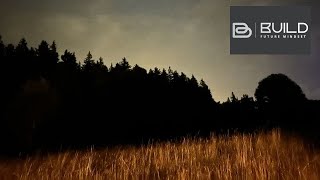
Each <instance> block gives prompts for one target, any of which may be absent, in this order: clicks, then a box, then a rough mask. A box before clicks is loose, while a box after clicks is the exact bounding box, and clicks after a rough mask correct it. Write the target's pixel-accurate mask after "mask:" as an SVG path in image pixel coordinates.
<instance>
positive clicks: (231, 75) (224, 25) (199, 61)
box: [0, 0, 320, 101]
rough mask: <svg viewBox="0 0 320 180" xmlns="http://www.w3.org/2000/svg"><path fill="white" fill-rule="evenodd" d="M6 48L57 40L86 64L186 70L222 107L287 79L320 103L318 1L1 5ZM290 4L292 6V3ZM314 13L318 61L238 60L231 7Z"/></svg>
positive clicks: (29, 1)
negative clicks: (232, 49) (303, 8)
mask: <svg viewBox="0 0 320 180" xmlns="http://www.w3.org/2000/svg"><path fill="white" fill-rule="evenodd" d="M0 2H1V5H0V34H1V35H2V37H3V40H4V42H5V43H14V44H17V43H18V42H19V40H20V39H21V38H22V37H25V38H26V39H27V41H28V42H29V46H37V45H38V44H39V43H40V41H41V40H43V39H44V40H47V41H49V42H50V43H51V42H52V41H53V40H55V41H56V42H57V44H58V50H59V52H60V54H61V53H62V52H63V51H64V50H65V49H68V50H70V51H74V52H76V55H77V58H78V60H80V61H82V60H83V59H84V58H85V56H86V54H87V53H88V51H89V50H90V51H91V52H92V54H93V56H94V58H95V59H98V58H99V57H100V56H101V57H103V58H104V60H105V63H106V64H107V65H108V66H109V65H110V63H116V62H119V61H120V60H121V58H122V57H126V58H127V59H128V60H129V62H130V63H131V65H134V64H139V65H141V66H143V67H144V68H146V69H150V68H154V67H159V68H161V69H162V68H168V67H169V66H171V68H172V69H174V70H178V71H179V72H185V73H186V74H187V75H189V76H191V74H194V75H195V76H196V77H197V78H198V79H201V78H203V79H204V80H205V81H206V82H207V84H208V85H209V87H210V89H211V91H212V95H213V98H214V99H215V100H216V101H225V100H226V99H227V97H229V96H230V95H231V92H232V91H233V92H234V93H235V94H236V96H242V94H249V95H250V96H253V94H254V91H255V88H256V87H257V85H258V82H259V81H260V80H262V79H263V78H264V77H266V76H268V75H269V74H271V73H284V74H286V75H288V76H289V77H290V78H291V79H293V80H294V81H295V82H297V83H298V84H299V85H300V86H301V87H302V89H303V91H304V92H305V93H306V95H307V97H308V98H312V99H320V51H319V50H320V31H319V30H320V13H319V12H320V8H319V7H320V6H319V3H318V2H317V0H314V1H307V0H299V1H289V0H288V1H285V0H278V1H276V0H273V1H272V0H264V1H263V0H260V1H255V0H239V1H227V0H92V1H88V0H78V1H75V0H69V1H67V0H55V1H53V0H10V1H4V0H0ZM289 2H290V3H289ZM281 4H285V5H297V4H298V5H311V6H312V7H313V8H312V23H313V24H312V26H311V31H312V54H311V55H303V56H302V55H301V56H297V55H294V56H293V55H291V56H289V55H230V53H229V41H230V40H229V6H230V5H281Z"/></svg>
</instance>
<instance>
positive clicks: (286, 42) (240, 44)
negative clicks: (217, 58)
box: [230, 6, 311, 54]
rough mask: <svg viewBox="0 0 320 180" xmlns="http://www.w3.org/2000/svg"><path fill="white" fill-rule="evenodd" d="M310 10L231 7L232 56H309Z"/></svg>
mask: <svg viewBox="0 0 320 180" xmlns="http://www.w3.org/2000/svg"><path fill="white" fill-rule="evenodd" d="M310 9H311V8H310V7H306V6H301V7H300V6H231V7H230V53H231V54H310V49H311V33H310V24H311V17H310V16H311V15H310V14H311V10H310Z"/></svg>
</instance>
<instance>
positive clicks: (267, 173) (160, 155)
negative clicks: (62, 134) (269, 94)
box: [0, 130, 320, 180]
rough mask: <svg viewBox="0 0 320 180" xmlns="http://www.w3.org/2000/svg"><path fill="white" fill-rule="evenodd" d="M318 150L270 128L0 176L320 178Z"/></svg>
mask: <svg viewBox="0 0 320 180" xmlns="http://www.w3.org/2000/svg"><path fill="white" fill-rule="evenodd" d="M319 158H320V153H319V152H317V151H316V150H315V149H312V148H310V147H307V146H305V145H304V144H303V142H302V141H301V140H299V139H298V138H295V137H290V136H286V137H284V135H282V134H281V133H280V131H278V130H275V131H272V132H269V133H259V134H255V135H243V134H238V135H233V136H230V137H228V136H212V137H211V138H209V139H201V138H198V139H197V138H194V139H193V138H191V139H184V140H182V141H181V142H179V143H177V142H175V143H174V142H166V143H153V144H150V145H147V146H141V147H116V148H109V149H104V150H95V149H89V150H87V151H68V152H62V153H59V154H51V155H50V154H48V155H46V156H43V155H41V156H40V155H35V156H32V157H28V158H26V159H20V160H6V161H5V160H3V161H1V162H0V179H290V180H292V179H308V180H312V179H320V159H319Z"/></svg>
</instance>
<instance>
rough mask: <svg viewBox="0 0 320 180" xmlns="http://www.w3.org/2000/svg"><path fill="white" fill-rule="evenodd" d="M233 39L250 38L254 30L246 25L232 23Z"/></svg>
mask: <svg viewBox="0 0 320 180" xmlns="http://www.w3.org/2000/svg"><path fill="white" fill-rule="evenodd" d="M232 30H233V33H232V38H249V37H250V36H251V35H252V30H251V29H250V28H249V26H248V25H247V24H246V23H242V22H237V23H232Z"/></svg>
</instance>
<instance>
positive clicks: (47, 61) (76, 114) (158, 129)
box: [0, 37, 319, 151]
mask: <svg viewBox="0 0 320 180" xmlns="http://www.w3.org/2000/svg"><path fill="white" fill-rule="evenodd" d="M0 64H1V65H0V68H1V69H0V82H1V89H0V98H1V102H0V131H1V132H0V133H1V134H0V135H1V136H0V137H1V142H0V144H1V146H3V148H1V149H2V150H4V149H10V151H11V150H12V149H15V150H17V151H21V150H26V149H31V148H40V147H42V148H56V147H82V146H87V145H108V144H114V143H141V142H148V140H149V139H151V138H153V139H168V138H170V139H172V138H177V137H180V136H185V135H201V136H205V135H208V134H209V133H210V132H212V131H215V132H223V131H224V130H229V129H237V130H240V131H254V130H256V129H259V128H272V127H276V126H282V127H290V128H295V127H297V126H298V125H300V124H301V122H303V121H302V120H301V119H305V118H308V119H312V120H310V121H305V122H308V123H309V124H312V123H316V121H317V120H318V119H319V118H312V117H311V114H312V115H314V114H316V112H317V110H318V109H319V102H318V101H311V100H307V99H306V98H305V95H304V94H303V92H302V90H301V88H300V87H299V86H298V85H297V84H296V83H294V82H293V81H292V80H290V79H289V78H288V77H287V76H285V75H282V74H273V75H270V76H269V77H267V78H265V79H264V80H262V81H261V82H260V83H259V86H258V88H257V90H256V93H255V99H256V100H254V98H253V97H249V96H248V95H243V97H241V98H237V97H236V96H235V95H234V94H233V93H232V95H231V97H230V98H229V99H228V100H227V101H226V102H224V103H220V102H215V101H214V99H213V98H212V94H211V91H210V90H209V88H208V86H207V85H206V83H205V82H204V81H203V80H200V81H198V80H197V79H196V78H195V77H194V76H192V77H187V76H186V75H185V74H184V73H178V72H177V71H175V70H172V69H171V68H170V67H169V69H162V70H161V69H158V68H154V69H150V70H149V71H147V70H146V69H144V68H142V67H140V66H138V65H134V66H131V65H130V64H129V62H128V61H127V59H126V58H123V59H122V60H121V61H120V62H119V63H116V64H115V65H111V66H110V67H108V66H106V65H105V64H104V61H103V59H102V58H99V59H98V60H96V59H93V56H92V55H91V53H90V52H89V53H88V55H87V57H86V58H85V59H84V61H83V63H80V61H79V60H77V58H76V56H75V53H73V52H70V51H68V50H65V52H64V54H63V55H61V56H59V54H58V52H57V47H56V43H55V42H53V43H52V44H48V43H47V42H46V41H42V42H41V43H40V45H39V46H38V47H37V48H32V47H29V46H28V44H27V41H26V40H25V39H22V40H21V41H20V42H19V44H18V45H16V46H15V45H12V44H4V43H3V42H2V40H1V37H0ZM308 116H310V117H308ZM299 118H300V120H299ZM299 123H300V124H299ZM289 124H290V126H289ZM291 124H292V126H291ZM308 127H309V126H308ZM310 127H314V126H310Z"/></svg>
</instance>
